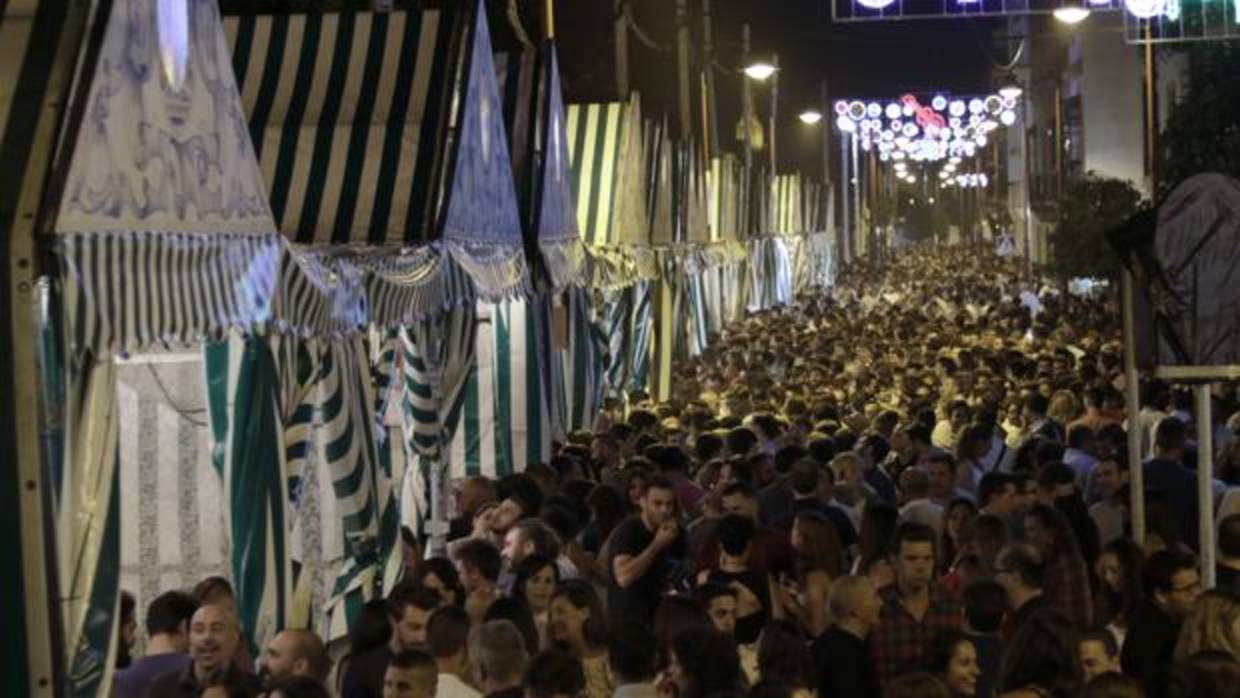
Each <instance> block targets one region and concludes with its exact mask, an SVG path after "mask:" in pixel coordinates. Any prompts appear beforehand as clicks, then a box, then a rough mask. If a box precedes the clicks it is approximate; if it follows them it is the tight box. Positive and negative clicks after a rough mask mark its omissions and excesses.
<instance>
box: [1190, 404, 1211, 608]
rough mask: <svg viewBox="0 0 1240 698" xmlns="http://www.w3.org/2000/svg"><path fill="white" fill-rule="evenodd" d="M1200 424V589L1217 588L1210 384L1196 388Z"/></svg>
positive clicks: (1198, 488)
mask: <svg viewBox="0 0 1240 698" xmlns="http://www.w3.org/2000/svg"><path fill="white" fill-rule="evenodd" d="M1193 401H1194V402H1196V403H1197V404H1196V405H1195V409H1194V410H1193V416H1194V419H1195V420H1196V422H1197V510H1198V515H1199V519H1200V520H1199V521H1198V525H1199V526H1200V527H1201V528H1200V543H1201V545H1200V549H1201V588H1202V589H1213V588H1214V433H1213V431H1214V429H1213V427H1214V425H1213V424H1212V423H1211V422H1212V420H1211V414H1210V407H1211V405H1210V384H1209V383H1198V384H1197V385H1194V386H1193Z"/></svg>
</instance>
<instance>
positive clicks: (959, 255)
mask: <svg viewBox="0 0 1240 698" xmlns="http://www.w3.org/2000/svg"><path fill="white" fill-rule="evenodd" d="M1118 315H1119V313H1118V312H1117V307H1116V304H1115V303H1114V301H1113V300H1110V299H1109V298H1107V297H1106V296H1102V297H1078V296H1075V295H1071V294H1069V293H1066V292H1064V291H1062V290H1061V289H1056V288H1052V287H1043V286H1040V285H1038V284H1037V283H1036V280H1034V279H1031V278H1029V277H1028V276H1024V275H1022V273H1021V270H1020V268H1019V266H1017V265H1016V264H1015V263H1013V262H1010V261H1006V260H1003V259H1000V258H997V257H993V256H989V255H985V254H978V253H977V251H976V250H966V249H959V248H956V249H953V248H947V249H936V250H930V249H925V250H917V251H912V252H908V253H905V254H903V255H900V256H897V257H895V258H894V259H892V260H889V261H888V262H886V263H884V264H883V265H882V266H869V267H866V266H862V267H857V268H854V269H851V270H850V271H849V272H848V273H847V274H845V275H843V276H842V277H841V279H840V280H839V283H838V284H837V286H836V288H835V289H834V290H833V291H831V292H816V293H813V294H807V295H805V296H803V297H802V298H800V299H798V302H797V303H796V304H794V305H792V306H790V307H787V308H781V309H777V310H773V311H768V312H764V313H758V314H753V315H750V316H748V317H747V318H745V319H744V320H743V321H741V322H740V323H738V324H737V325H736V326H733V327H730V328H728V329H727V330H725V332H724V333H723V334H722V336H720V337H716V338H713V339H714V341H713V342H712V344H711V346H710V348H709V349H708V350H707V351H706V352H704V353H703V354H702V355H700V356H698V357H695V358H693V359H691V360H688V361H685V362H681V363H680V364H679V365H678V366H677V370H676V371H675V376H676V379H675V384H674V386H673V395H672V399H671V400H669V401H667V402H665V403H654V402H651V401H650V400H648V399H646V397H645V396H643V395H640V394H639V395H635V396H631V397H630V399H628V400H626V401H625V402H626V404H623V405H622V404H621V403H620V402H618V401H609V402H608V403H607V404H606V405H605V406H604V408H605V409H604V411H603V413H602V414H600V416H599V419H598V420H597V422H596V424H595V427H594V429H593V430H591V431H590V432H581V433H574V434H572V435H570V436H569V437H568V438H567V439H566V442H565V443H564V444H561V445H559V447H558V448H557V454H556V455H555V456H554V457H553V458H552V459H551V460H550V462H548V463H536V464H530V465H529V466H528V467H527V468H526V469H525V471H524V472H522V473H520V474H517V475H513V476H510V477H507V478H504V479H502V480H499V481H491V480H488V479H485V478H472V479H468V480H465V481H463V482H460V483H458V491H457V501H456V508H457V512H458V515H457V517H456V518H455V519H454V520H453V521H452V523H451V532H450V534H449V538H450V541H449V543H448V545H447V549H446V551H444V553H443V554H442V555H439V556H431V557H426V556H423V555H412V556H411V557H410V561H409V564H408V570H407V574H406V575H405V578H404V580H403V581H401V582H400V583H399V584H398V585H397V586H396V587H395V588H394V589H392V590H391V591H390V593H388V594H387V597H386V598H385V599H383V600H377V601H374V602H371V603H369V604H367V605H365V606H364V607H363V608H361V609H360V610H359V611H358V613H357V617H356V620H355V622H354V623H353V627H352V628H351V629H350V632H349V637H348V641H347V647H344V648H343V651H342V652H337V653H330V652H329V651H328V648H327V647H325V646H324V643H323V641H322V640H321V639H320V638H319V637H317V636H316V635H315V634H314V633H313V632H311V631H309V630H304V629H285V630H282V631H281V632H279V633H278V634H276V635H275V636H274V637H273V638H272V639H271V641H270V642H269V644H268V646H266V647H263V648H250V647H247V646H246V645H245V642H244V641H243V639H242V637H243V633H242V632H241V628H240V627H239V626H238V621H237V614H236V602H235V599H234V598H233V594H232V589H231V587H230V586H229V585H228V583H227V581H225V580H223V579H220V578H211V579H208V580H204V581H203V582H202V583H201V584H199V585H198V587H197V588H196V589H194V590H192V592H189V593H187V592H181V591H171V592H168V593H166V594H164V595H162V596H160V597H158V598H156V599H155V600H154V601H153V602H151V604H150V605H149V607H148V608H147V609H146V616H145V628H146V641H145V647H146V654H145V656H143V657H141V658H134V659H130V658H129V657H127V656H125V657H123V658H122V660H121V661H122V663H123V664H126V665H127V666H125V668H123V669H121V670H119V672H118V673H117V678H116V694H117V695H119V696H121V697H122V698H143V697H144V696H149V697H152V698H163V697H164V696H172V697H177V696H211V697H212V698H226V697H230V696H255V695H262V694H264V693H265V694H266V695H268V696H270V697H271V698H306V697H313V698H320V697H322V696H339V697H340V698H379V697H380V696H382V697H383V698H397V697H402V698H404V697H412V696H418V697H419V698H425V697H430V696H448V697H456V696H460V697H461V698H471V697H474V696H488V697H496V698H506V697H510V696H511V697H516V696H528V697H530V698H544V697H545V698H551V697H557V698H558V697H565V698H569V697H572V698H576V697H579V696H583V697H588V698H610V697H611V696H615V697H617V698H643V697H655V696H659V697H676V698H705V697H707V696H719V697H720V698H722V697H725V696H727V697H732V696H754V697H763V698H766V697H770V698H776V697H780V698H783V697H789V696H795V697H797V698H803V697H805V696H813V695H817V696H818V698H837V697H841V698H867V697H871V696H873V697H875V698H877V697H880V696H881V697H884V698H903V697H917V698H923V697H924V698H940V697H951V698H972V697H975V696H976V697H978V698H997V697H1002V698H1068V697H1075V696H1084V697H1087V698H1140V697H1143V696H1144V697H1149V698H1160V697H1163V696H1166V697H1168V698H1181V697H1183V698H1187V697H1189V696H1193V697H1198V698H1207V697H1220V698H1222V697H1227V696H1240V515H1236V514H1233V515H1230V516H1223V517H1222V518H1221V519H1220V520H1219V521H1218V523H1217V529H1216V530H1217V538H1218V549H1217V566H1216V569H1215V570H1214V573H1215V577H1216V580H1217V581H1216V586H1215V587H1214V588H1213V589H1210V590H1204V589H1203V583H1202V581H1203V580H1202V576H1201V571H1202V570H1201V567H1200V565H1199V561H1198V556H1197V552H1198V550H1197V546H1198V526H1199V514H1200V512H1199V510H1198V504H1197V495H1196V473H1195V471H1194V468H1195V465H1196V462H1197V461H1196V455H1195V452H1196V443H1195V441H1194V439H1193V437H1192V435H1193V434H1194V433H1195V428H1196V425H1195V424H1194V420H1195V418H1196V415H1194V414H1193V411H1192V402H1191V400H1190V399H1188V398H1187V397H1186V395H1185V394H1181V393H1180V392H1179V391H1178V390H1177V389H1174V388H1173V387H1172V386H1168V385H1166V384H1163V383H1161V382H1158V381H1156V380H1153V379H1147V380H1145V381H1144V382H1143V383H1142V385H1141V390H1142V408H1141V411H1140V412H1139V413H1138V414H1136V415H1125V413H1124V401H1123V399H1122V389H1123V387H1124V380H1125V379H1126V378H1127V377H1125V376H1124V375H1123V372H1122V365H1121V359H1120V357H1121V353H1120V346H1119V343H1118V341H1117V340H1118V335H1119V326H1118ZM1236 397H1237V396H1236V391H1235V386H1234V385H1219V386H1215V392H1214V399H1215V403H1214V410H1213V412H1214V414H1215V415H1218V417H1217V419H1216V423H1215V424H1212V425H1211V426H1212V427H1213V429H1214V433H1215V439H1214V443H1215V445H1216V450H1215V454H1214V455H1215V456H1216V457H1215V458H1214V463H1215V476H1216V478H1217V485H1218V492H1217V499H1219V500H1220V501H1221V500H1222V499H1223V498H1224V497H1225V496H1228V495H1229V490H1228V488H1229V487H1231V486H1236V485H1240V439H1237V438H1235V432H1236V430H1237V427H1240V418H1236V419H1231V418H1229V417H1230V416H1231V415H1234V414H1236V413H1237V411H1238V407H1240V403H1238V402H1237V400H1236ZM1127 429H1133V430H1137V431H1139V434H1140V442H1141V449H1142V453H1141V456H1142V461H1143V463H1144V465H1143V473H1144V478H1145V483H1146V491H1145V492H1144V503H1145V511H1146V522H1145V523H1146V525H1145V536H1144V539H1143V540H1142V541H1141V542H1140V543H1138V542H1137V541H1136V540H1134V538H1133V536H1132V522H1131V517H1130V515H1129V502H1130V501H1131V494H1130V492H1129V489H1128V467H1129V466H1128V463H1129V460H1128V453H1127V449H1128V434H1127V431H1126V430H1127ZM136 615H137V614H136V611H135V610H134V609H132V604H130V609H129V618H130V621H129V625H128V628H129V629H128V630H127V631H125V632H126V635H127V636H132V635H133V634H134V633H135V628H134V626H135V625H136V623H135V622H134V620H133V619H134V618H135V617H136ZM334 655H340V656H339V657H338V658H337V659H336V661H333V660H332V657H333V656H334ZM255 659H256V661H255ZM256 667H257V669H258V671H257V673H256V672H255V669H256Z"/></svg>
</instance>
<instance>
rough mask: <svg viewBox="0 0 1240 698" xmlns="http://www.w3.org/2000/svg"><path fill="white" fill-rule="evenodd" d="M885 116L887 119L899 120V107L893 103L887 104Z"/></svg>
mask: <svg viewBox="0 0 1240 698" xmlns="http://www.w3.org/2000/svg"><path fill="white" fill-rule="evenodd" d="M886 114H887V118H888V119H898V118H900V105H899V104H896V103H895V102H892V103H890V104H888V105H887V111H886Z"/></svg>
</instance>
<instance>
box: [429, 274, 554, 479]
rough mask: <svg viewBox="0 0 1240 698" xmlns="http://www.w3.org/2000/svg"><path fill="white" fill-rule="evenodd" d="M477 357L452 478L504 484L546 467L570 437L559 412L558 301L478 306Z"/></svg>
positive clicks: (466, 390)
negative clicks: (557, 444)
mask: <svg viewBox="0 0 1240 698" xmlns="http://www.w3.org/2000/svg"><path fill="white" fill-rule="evenodd" d="M476 347H477V353H476V357H475V360H474V365H473V366H471V367H470V370H469V377H468V379H467V380H466V383H465V388H464V404H463V406H462V412H461V422H460V426H459V428H458V429H457V430H456V432H455V434H454V435H453V440H452V447H451V458H450V461H451V463H452V470H451V474H452V476H453V477H472V476H475V475H483V476H486V477H492V478H495V477H503V476H505V475H509V474H512V473H516V472H520V471H522V470H524V469H525V468H526V467H527V466H528V465H530V464H531V463H538V462H546V460H547V459H548V458H549V457H550V455H551V439H552V438H553V437H556V436H560V435H562V434H563V427H562V426H561V423H560V419H559V418H558V415H556V414H555V412H554V410H553V409H552V408H553V407H554V405H555V403H556V400H555V399H553V396H552V387H553V379H552V375H551V370H552V364H551V360H552V357H553V356H554V354H553V352H552V347H551V300H550V297H549V296H548V295H546V294H540V295H538V296H536V297H534V298H533V299H530V300H509V301H504V302H502V303H495V304H491V303H479V304H478V330H477V339H476Z"/></svg>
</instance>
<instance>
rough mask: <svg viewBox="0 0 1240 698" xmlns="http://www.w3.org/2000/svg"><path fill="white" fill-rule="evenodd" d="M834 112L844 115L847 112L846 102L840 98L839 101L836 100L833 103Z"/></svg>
mask: <svg viewBox="0 0 1240 698" xmlns="http://www.w3.org/2000/svg"><path fill="white" fill-rule="evenodd" d="M835 113H836V114H839V115H840V116H844V115H845V114H847V113H848V102H845V101H844V100H842V99H841V100H840V101H838V102H836V103H835Z"/></svg>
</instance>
